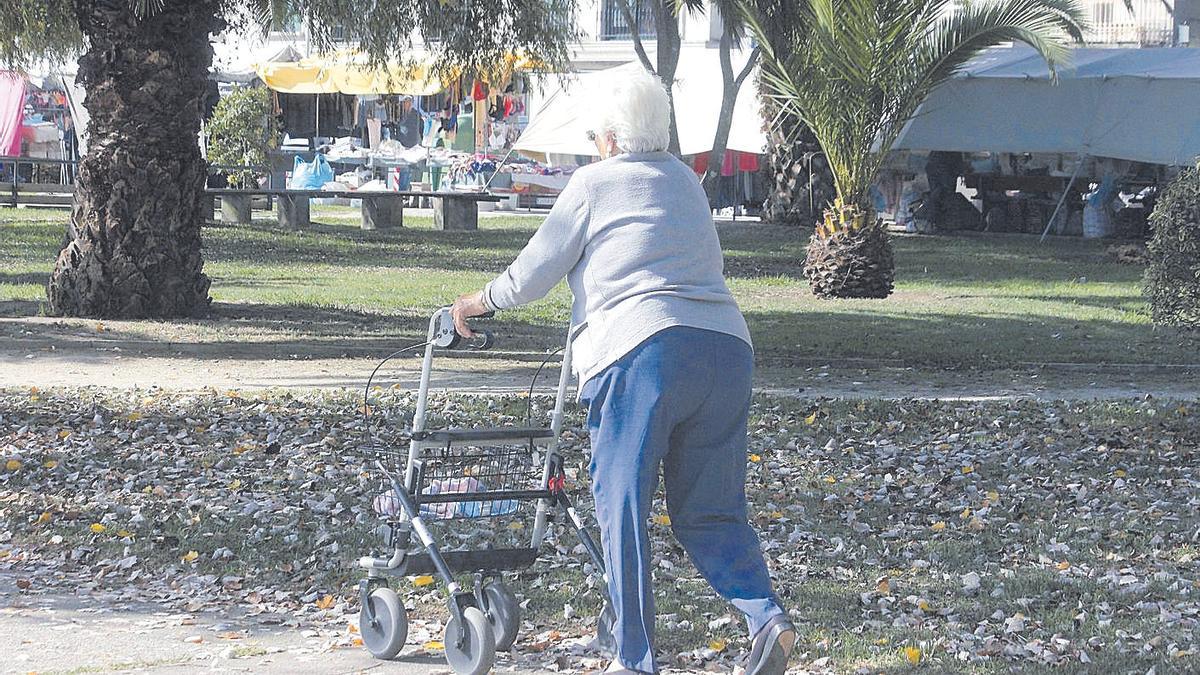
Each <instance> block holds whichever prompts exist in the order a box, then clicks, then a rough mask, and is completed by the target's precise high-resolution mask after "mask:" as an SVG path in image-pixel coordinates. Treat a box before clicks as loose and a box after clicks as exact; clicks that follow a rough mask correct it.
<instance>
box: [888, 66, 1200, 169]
mask: <svg viewBox="0 0 1200 675" xmlns="http://www.w3.org/2000/svg"><path fill="white" fill-rule="evenodd" d="M1071 55H1072V58H1071V62H1070V63H1069V64H1068V65H1066V66H1063V67H1060V68H1059V72H1058V77H1059V81H1058V82H1057V83H1052V82H1051V80H1050V76H1049V70H1048V69H1047V67H1046V64H1045V63H1044V62H1043V61H1042V59H1041V57H1039V56H1038V55H1037V54H1036V53H1035V52H1034V51H1033V50H1032V49H1030V48H1028V47H1024V46H1022V47H1014V48H1000V49H993V50H990V51H988V52H986V53H985V54H983V55H982V56H980V57H979V58H977V59H976V60H975V61H973V62H972V63H971V64H970V65H969V66H968V67H967V68H966V70H965V71H964V72H963V73H961V74H959V75H957V76H956V77H954V78H953V79H951V80H950V81H949V82H947V83H946V84H944V85H942V86H941V87H938V88H937V89H936V90H935V91H934V92H933V93H932V94H931V95H930V97H929V99H928V100H927V101H926V102H925V103H924V104H923V105H922V106H921V108H920V110H919V112H918V113H917V116H916V118H914V119H913V120H912V121H911V122H910V123H909V124H908V127H907V128H906V129H905V130H904V132H903V133H902V134H901V136H900V138H899V141H898V142H897V143H896V146H895V149H897V150H948V151H960V152H1031V153H1032V152H1038V153H1075V154H1079V155H1090V156H1093V157H1113V158H1117V159H1127V160H1132V161H1137V162H1148V163H1153V164H1165V165H1176V166H1179V165H1187V164H1191V163H1193V162H1194V161H1195V160H1196V158H1197V157H1200V112H1198V111H1200V50H1198V49H1167V48H1162V49H1074V50H1072V51H1071Z"/></svg>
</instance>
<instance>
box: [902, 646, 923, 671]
mask: <svg viewBox="0 0 1200 675" xmlns="http://www.w3.org/2000/svg"><path fill="white" fill-rule="evenodd" d="M904 658H905V659H907V660H908V662H909V663H911V664H913V665H914V666H915V665H917V664H918V663H920V662H921V650H920V649H917V648H916V647H905V648H904Z"/></svg>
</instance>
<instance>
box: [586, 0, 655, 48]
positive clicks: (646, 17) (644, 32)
mask: <svg viewBox="0 0 1200 675" xmlns="http://www.w3.org/2000/svg"><path fill="white" fill-rule="evenodd" d="M653 1H654V0H649V2H643V1H642V0H629V4H630V9H631V10H632V12H633V18H634V21H635V22H636V23H637V26H638V35H639V36H640V37H642V38H643V39H646V38H650V39H653V38H654V37H655V36H657V35H658V32H657V30H656V29H655V27H654V12H652V11H651V9H650V2H653ZM600 39H601V40H632V39H633V31H632V30H631V29H630V27H629V21H627V20H626V18H625V12H623V11H621V0H604V2H602V3H601V5H600Z"/></svg>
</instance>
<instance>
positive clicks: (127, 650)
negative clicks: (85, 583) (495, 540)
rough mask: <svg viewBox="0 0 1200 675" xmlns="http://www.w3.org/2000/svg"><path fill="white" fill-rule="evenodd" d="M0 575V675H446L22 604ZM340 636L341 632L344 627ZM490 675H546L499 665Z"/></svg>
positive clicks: (319, 647)
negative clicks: (499, 674)
mask: <svg viewBox="0 0 1200 675" xmlns="http://www.w3.org/2000/svg"><path fill="white" fill-rule="evenodd" d="M17 579H18V577H17V576H15V575H13V574H11V573H6V572H2V571H0V654H2V655H3V659H0V674H4V675H7V674H10V673H11V674H20V675H25V674H27V673H32V672H36V673H38V674H39V675H49V674H52V673H114V672H141V673H155V674H160V673H161V674H166V673H198V672H220V673H262V674H266V675H274V674H281V675H282V674H287V675H294V674H299V673H320V674H322V675H335V674H339V673H379V674H380V675H432V674H434V673H437V674H445V675H449V674H450V672H451V671H450V669H449V667H448V666H447V664H446V662H445V660H444V659H443V658H442V657H440V656H431V655H428V654H426V653H424V652H423V651H420V652H419V653H417V652H418V650H419V648H418V647H409V648H406V649H405V651H404V652H402V653H401V655H400V657H399V658H398V659H397V660H395V661H388V662H382V661H377V660H375V659H374V658H372V657H371V655H370V654H368V653H367V651H366V650H365V649H363V648H362V647H336V646H333V643H334V642H336V640H335V639H333V638H336V637H337V636H336V635H335V634H334V633H335V631H332V630H326V631H321V630H315V629H311V628H309V629H303V628H297V627H293V626H287V625H269V624H265V623H264V622H262V621H261V620H256V619H255V618H253V617H247V616H240V617H239V616H229V615H225V614H216V613H203V612H201V613H180V612H179V611H177V610H172V609H169V608H166V607H163V606H160V605H156V604H153V603H149V602H133V603H130V602H125V601H120V602H116V601H112V600H105V599H103V598H97V597H93V596H86V595H80V596H76V595H71V594H69V593H65V592H58V593H39V594H32V595H31V594H28V593H25V592H22V591H20V590H19V589H18V588H17V586H16V581H17ZM343 630H344V627H343ZM505 660H506V659H505V657H504V656H503V655H501V656H500V657H499V659H498V663H497V668H496V671H497V672H522V673H531V672H548V671H538V670H535V669H531V668H530V667H528V666H522V667H520V668H519V669H518V668H516V667H514V666H513V665H511V664H506V663H505Z"/></svg>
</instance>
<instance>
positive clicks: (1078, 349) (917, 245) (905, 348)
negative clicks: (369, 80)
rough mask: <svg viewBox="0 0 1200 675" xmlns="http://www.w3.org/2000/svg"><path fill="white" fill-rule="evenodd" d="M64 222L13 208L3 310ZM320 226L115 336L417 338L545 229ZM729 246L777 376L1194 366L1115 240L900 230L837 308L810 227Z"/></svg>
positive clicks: (245, 257) (0, 227)
mask: <svg viewBox="0 0 1200 675" xmlns="http://www.w3.org/2000/svg"><path fill="white" fill-rule="evenodd" d="M263 215H266V214H263ZM65 218H66V212H64V211H49V210H15V209H3V210H0V316H9V317H28V316H35V315H37V314H39V313H40V312H43V311H44V308H43V307H42V303H43V302H44V297H45V295H44V291H43V288H44V284H45V282H46V279H47V276H48V272H49V270H50V269H51V267H52V265H53V260H54V257H55V255H56V254H57V251H58V245H59V243H60V238H61V231H62V224H63V222H64V220H65ZM314 218H315V219H316V220H317V221H319V222H318V223H316V224H314V226H313V228H312V229H311V230H309V231H305V232H299V233H295V232H283V231H280V230H278V229H276V226H275V222H274V220H273V219H271V218H269V217H268V218H264V219H260V220H256V221H255V222H254V224H253V225H251V226H225V225H221V224H215V225H211V226H208V227H207V228H206V230H205V233H204V240H205V247H206V250H205V257H206V260H207V265H206V271H207V273H208V274H209V276H210V277H211V278H212V280H213V286H212V296H213V298H214V300H215V303H216V304H215V305H214V320H208V321H199V322H179V323H173V324H166V323H155V322H122V323H112V322H110V323H108V324H107V327H108V329H109V333H110V335H109V337H126V338H130V339H149V340H168V339H169V340H171V341H174V342H189V341H209V342H211V341H228V342H231V343H237V342H246V341H251V342H264V343H272V342H278V343H287V344H289V345H294V343H303V344H321V343H341V342H344V341H346V340H347V339H350V340H369V339H373V338H379V339H387V340H393V339H396V338H399V337H410V336H413V335H416V334H417V333H419V332H421V330H422V327H423V324H424V320H425V317H426V316H427V315H428V312H429V309H430V308H431V307H433V306H435V305H438V304H443V303H448V302H450V301H451V300H453V299H454V297H455V296H457V295H458V294H461V293H465V292H468V291H471V290H475V289H478V288H479V287H481V286H482V285H483V284H484V283H485V282H486V281H488V280H489V279H490V278H491V277H492V276H493V275H495V274H496V273H497V272H499V271H501V270H503V269H504V267H505V266H506V264H507V263H508V262H509V261H510V260H511V259H512V258H513V257H514V256H515V255H516V253H517V252H518V251H519V250H520V248H521V246H522V245H523V244H524V243H525V241H527V240H528V238H529V236H530V235H531V233H532V231H533V229H534V228H535V227H536V226H537V224H538V222H539V220H538V219H536V218H529V217H483V218H481V220H480V230H479V231H478V232H440V231H435V230H433V229H432V223H431V222H430V219H429V218H421V217H414V216H410V217H408V218H407V219H406V227H405V228H404V229H402V230H397V231H376V232H363V231H361V230H359V229H358V228H357V218H358V216H357V212H356V211H354V210H351V209H347V208H341V207H315V208H314ZM720 234H721V240H722V243H723V246H724V248H725V255H726V274H727V277H728V279H729V284H730V287H731V288H732V290H733V292H734V293H735V295H736V296H737V298H738V301H739V302H740V303H741V306H742V308H743V311H744V312H745V313H746V316H747V319H748V320H749V323H750V327H751V332H752V334H753V336H754V340H755V343H756V346H757V349H758V353H759V356H760V357H761V359H760V360H761V361H762V362H763V363H764V364H775V365H786V364H787V363H788V362H789V361H792V360H794V359H801V360H807V359H817V360H819V359H830V358H834V357H838V358H861V359H874V360H879V359H887V360H899V361H902V362H904V363H906V364H910V365H929V366H972V367H983V368H996V367H1005V366H1008V365H1011V364H1014V363H1020V362H1064V363H1085V364H1094V363H1167V364H1171V363H1193V362H1195V361H1196V360H1197V359H1196V356H1195V348H1196V342H1195V340H1193V339H1189V338H1187V337H1185V336H1180V335H1179V334H1177V333H1174V332H1168V331H1155V330H1154V329H1153V328H1152V326H1151V324H1150V322H1149V316H1148V311H1147V307H1146V304H1145V302H1144V300H1143V298H1142V296H1141V289H1140V279H1141V274H1142V270H1141V268H1140V267H1137V266H1131V265H1123V264H1118V263H1116V262H1114V261H1113V260H1112V259H1110V258H1109V257H1108V256H1107V255H1106V253H1105V247H1106V244H1105V243H1103V242H1095V241H1086V240H1082V239H1055V240H1049V241H1047V242H1046V243H1045V244H1039V243H1038V242H1037V241H1036V238H1035V237H1029V236H1021V235H970V236H967V235H964V236H947V237H908V236H899V237H896V239H895V247H896V260H897V265H898V269H897V280H898V281H897V287H896V293H895V295H893V296H892V298H890V299H888V300H885V301H873V300H871V301H854V300H839V301H823V300H818V299H816V298H814V297H813V296H812V295H811V293H810V292H809V290H808V285H807V283H806V282H805V281H804V279H803V275H802V273H801V270H800V267H801V261H802V260H803V257H804V251H805V245H806V241H807V236H808V235H807V231H805V230H800V229H797V228H786V227H776V226H764V225H757V224H746V225H741V224H739V225H725V226H722V227H721V229H720ZM569 302H570V293H569V291H568V290H567V288H566V287H565V285H560V286H559V287H558V288H556V289H555V290H554V291H553V292H552V293H551V294H550V296H549V297H548V298H547V299H546V300H545V301H543V302H539V303H536V304H534V305H532V306H529V307H525V308H520V309H518V310H514V311H511V312H505V313H504V314H503V315H502V317H501V319H500V321H499V324H498V328H499V329H500V330H501V331H502V332H504V333H506V334H507V335H508V336H509V337H517V338H519V339H518V340H510V341H509V343H510V344H513V345H522V346H526V345H527V346H528V347H529V348H535V349H541V348H545V347H549V346H551V345H553V344H555V343H557V342H558V340H559V336H560V335H561V330H562V327H563V326H564V324H565V322H566V320H567V316H568V311H569ZM26 329H28V328H26ZM39 330H45V329H44V328H43V329H39ZM289 348H290V347H289ZM292 351H294V348H293V349H292Z"/></svg>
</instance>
